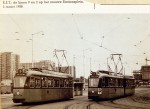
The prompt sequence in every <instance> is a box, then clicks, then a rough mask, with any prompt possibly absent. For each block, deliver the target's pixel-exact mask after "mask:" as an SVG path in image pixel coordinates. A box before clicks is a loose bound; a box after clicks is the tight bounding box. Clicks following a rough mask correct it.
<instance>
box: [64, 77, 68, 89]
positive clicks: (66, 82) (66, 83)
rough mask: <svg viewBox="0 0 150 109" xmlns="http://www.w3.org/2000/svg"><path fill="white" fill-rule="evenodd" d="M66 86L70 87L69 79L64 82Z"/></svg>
mask: <svg viewBox="0 0 150 109" xmlns="http://www.w3.org/2000/svg"><path fill="white" fill-rule="evenodd" d="M64 85H65V87H69V81H68V79H65V80H64Z"/></svg>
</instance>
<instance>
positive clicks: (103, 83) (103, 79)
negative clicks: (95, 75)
mask: <svg viewBox="0 0 150 109" xmlns="http://www.w3.org/2000/svg"><path fill="white" fill-rule="evenodd" d="M102 87H105V78H102Z"/></svg>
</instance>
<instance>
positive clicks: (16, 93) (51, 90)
mask: <svg viewBox="0 0 150 109" xmlns="http://www.w3.org/2000/svg"><path fill="white" fill-rule="evenodd" d="M69 98H73V78H72V77H71V76H70V75H69V74H65V73H59V72H54V71H48V70H41V69H38V68H32V69H29V70H25V69H19V70H18V72H17V73H16V75H15V78H14V86H13V102H14V103H31V102H44V101H51V100H59V99H69Z"/></svg>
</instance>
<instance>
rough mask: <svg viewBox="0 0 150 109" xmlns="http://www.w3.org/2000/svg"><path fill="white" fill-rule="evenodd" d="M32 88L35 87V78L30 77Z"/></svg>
mask: <svg viewBox="0 0 150 109" xmlns="http://www.w3.org/2000/svg"><path fill="white" fill-rule="evenodd" d="M30 87H31V88H34V87H35V78H34V77H30Z"/></svg>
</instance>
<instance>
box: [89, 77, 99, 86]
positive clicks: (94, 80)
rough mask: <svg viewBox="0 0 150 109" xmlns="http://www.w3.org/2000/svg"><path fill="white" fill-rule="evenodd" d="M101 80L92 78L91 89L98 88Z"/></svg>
mask: <svg viewBox="0 0 150 109" xmlns="http://www.w3.org/2000/svg"><path fill="white" fill-rule="evenodd" d="M98 83H99V79H98V78H90V79H89V87H98Z"/></svg>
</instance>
